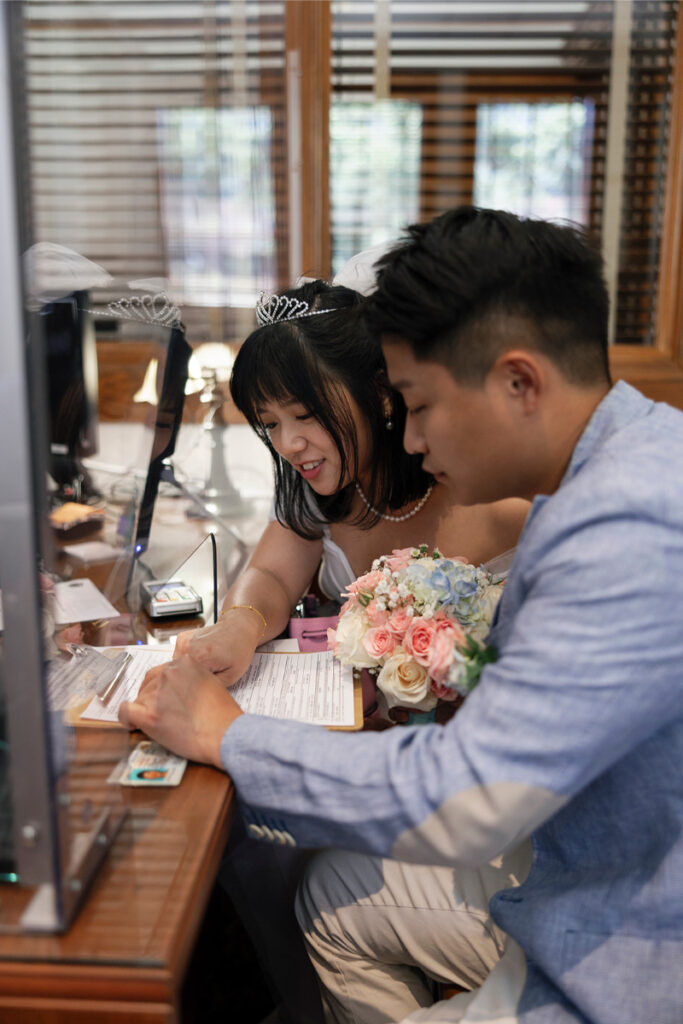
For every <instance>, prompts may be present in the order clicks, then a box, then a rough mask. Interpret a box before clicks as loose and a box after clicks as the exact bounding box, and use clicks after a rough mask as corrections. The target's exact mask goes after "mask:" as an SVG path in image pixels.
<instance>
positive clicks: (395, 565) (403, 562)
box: [386, 548, 413, 572]
mask: <svg viewBox="0 0 683 1024" xmlns="http://www.w3.org/2000/svg"><path fill="white" fill-rule="evenodd" d="M412 551H413V548H394V550H393V551H392V552H391V554H390V555H387V556H386V563H387V566H388V567H389V569H391V571H392V572H398V570H399V569H405V568H406V566H407V565H410V563H411V562H412V560H413V556H412Z"/></svg>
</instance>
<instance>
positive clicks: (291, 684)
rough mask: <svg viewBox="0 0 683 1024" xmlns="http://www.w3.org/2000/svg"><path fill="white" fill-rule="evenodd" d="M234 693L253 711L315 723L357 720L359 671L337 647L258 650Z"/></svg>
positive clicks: (238, 700)
mask: <svg viewBox="0 0 683 1024" xmlns="http://www.w3.org/2000/svg"><path fill="white" fill-rule="evenodd" d="M230 693H231V694H232V695H233V697H234V698H235V700H236V701H237V703H238V704H239V706H240V707H241V708H242V710H243V711H247V712H249V713H250V714H253V715H269V716H270V717H271V718H289V719H294V720H295V721H297V722H311V723H313V724H315V725H337V726H339V725H346V726H352V725H353V724H354V708H353V671H352V669H351V668H350V667H349V666H348V665H341V664H340V663H339V662H338V661H337V660H336V659H335V657H334V655H333V654H332V652H331V651H314V652H311V653H307V654H255V655H254V658H253V661H252V663H251V665H250V666H249V668H248V669H247V671H246V672H245V674H244V675H243V676H242V678H241V679H240V680H239V681H238V682H237V683H235V685H234V686H233V687H231V690H230Z"/></svg>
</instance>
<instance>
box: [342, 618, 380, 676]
mask: <svg viewBox="0 0 683 1024" xmlns="http://www.w3.org/2000/svg"><path fill="white" fill-rule="evenodd" d="M369 628H370V624H369V622H368V619H367V616H366V614H365V611H364V610H363V608H362V607H361V606H360V605H359V606H358V607H357V608H352V609H351V610H350V611H348V612H344V614H343V615H342V616H341V617H340V619H339V625H338V626H337V633H336V636H335V643H334V655H335V657H336V658H337V659H338V660H339V661H340V662H341V663H342V665H353V667H354V668H376V667H377V665H379V662H378V661H377V659H376V658H373V657H371V655H369V654H368V652H367V651H366V649H365V647H364V646H363V637H364V636H365V634H366V633H367V631H368V629H369Z"/></svg>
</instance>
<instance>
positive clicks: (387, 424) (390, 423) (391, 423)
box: [384, 416, 394, 430]
mask: <svg viewBox="0 0 683 1024" xmlns="http://www.w3.org/2000/svg"><path fill="white" fill-rule="evenodd" d="M384 426H385V427H386V428H387V430H393V429H394V421H393V420H392V418H391V416H387V417H386V419H385V420H384Z"/></svg>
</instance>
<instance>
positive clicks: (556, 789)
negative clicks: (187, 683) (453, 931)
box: [221, 383, 683, 1024]
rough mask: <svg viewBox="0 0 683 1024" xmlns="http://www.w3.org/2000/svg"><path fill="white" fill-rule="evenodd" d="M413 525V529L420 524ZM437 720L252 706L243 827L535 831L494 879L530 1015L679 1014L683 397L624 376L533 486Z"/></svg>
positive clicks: (415, 842) (431, 836) (234, 753)
mask: <svg viewBox="0 0 683 1024" xmlns="http://www.w3.org/2000/svg"><path fill="white" fill-rule="evenodd" d="M418 539H419V538H416V540H418ZM490 638H491V641H492V642H493V643H495V644H496V645H497V647H498V650H499V659H498V661H497V662H496V663H495V664H493V665H490V666H488V667H487V668H486V670H485V672H484V674H483V676H482V679H481V682H480V684H479V686H478V687H477V689H476V690H475V691H474V692H473V693H472V694H471V696H470V697H469V698H468V699H467V701H466V703H465V705H464V706H463V708H462V709H461V710H460V711H459V712H458V714H457V715H456V716H455V717H454V718H453V719H452V720H451V722H450V723H448V724H447V725H445V726H438V725H434V726H417V727H414V728H401V729H391V730H389V731H388V732H384V733H363V734H355V735H349V734H342V733H328V732H326V731H324V730H323V729H320V728H317V727H315V726H306V725H300V724H296V723H288V722H281V721H274V720H271V719H266V718H259V717H255V716H249V715H244V716H242V717H240V718H239V719H238V720H237V721H236V722H235V724H234V725H233V726H232V727H231V728H230V729H229V730H228V732H226V734H225V736H224V738H223V742H222V746H221V753H222V758H223V763H224V766H225V769H226V771H228V772H229V773H230V775H231V776H232V777H233V779H234V781H235V785H236V787H237V792H238V795H239V798H240V800H241V802H242V805H243V810H244V814H245V818H246V820H247V822H248V823H250V824H251V825H252V826H254V827H253V829H252V831H253V832H255V833H257V834H259V835H261V836H262V837H263V838H265V839H268V840H270V841H273V842H281V843H296V844H300V845H305V846H339V847H345V848H347V849H352V850H358V851H362V852H366V853H372V854H379V855H382V856H388V857H394V858H399V859H402V860H407V861H413V862H418V863H426V864H441V865H457V864H478V863H482V862H485V861H488V860H490V859H492V858H493V857H494V856H495V855H497V854H498V853H500V852H501V851H503V850H505V849H507V848H508V847H510V846H513V845H515V844H516V843H518V842H519V841H520V840H521V839H522V838H524V837H526V836H529V835H531V836H532V841H533V851H534V857H533V864H532V867H531V871H530V874H529V876H528V878H527V880H526V882H525V883H524V884H523V885H522V886H521V887H520V888H517V889H514V890H509V891H504V892H500V893H498V894H497V895H496V896H495V897H494V898H493V900H492V901H491V912H492V915H493V917H494V919H495V921H496V922H497V923H498V924H499V925H500V926H501V927H502V928H504V929H505V930H506V931H507V932H508V933H509V934H510V935H512V936H513V937H514V938H515V939H516V940H517V942H518V943H519V944H520V946H521V947H522V949H523V950H524V952H525V954H526V978H525V982H524V985H523V988H522V995H521V998H520V1002H519V1005H518V1007H517V1014H518V1019H519V1021H523V1022H525V1024H560V1022H568V1021H584V1022H585V1021H589V1022H592V1024H681V1022H683V836H682V834H681V828H682V825H683V770H682V769H683V415H682V414H681V413H680V412H678V411H676V410H674V409H672V408H670V407H669V406H666V405H663V404H655V403H653V402H650V401H649V400H647V399H646V398H644V397H643V396H642V395H641V394H640V393H639V392H637V391H635V390H634V389H632V388H631V387H629V386H628V385H626V384H624V383H618V384H616V385H615V386H614V387H613V388H612V390H611V391H610V392H609V394H608V395H607V396H606V398H605V399H604V400H603V401H602V402H601V404H600V405H599V406H598V408H597V409H596V411H595V413H594V415H593V417H592V418H591V420H590V422H589V424H588V425H587V427H586V429H585V431H584V433H583V435H582V436H581V438H580V439H579V441H578V443H577V445H576V448H575V450H574V453H573V455H572V458H571V461H570V463H569V465H568V467H567V470H566V473H565V476H564V479H563V481H562V484H561V486H560V488H559V489H558V490H557V492H556V493H555V494H553V495H552V496H550V497H547V496H539V497H537V498H536V500H535V502H534V504H533V506H532V509H531V512H530V514H529V518H528V521H527V524H526V526H525V529H524V532H523V535H522V538H521V540H520V543H519V546H518V549H517V555H516V558H515V562H514V564H513V567H512V570H511V573H510V575H509V578H508V581H507V584H506V588H505V592H504V595H503V598H502V601H501V602H500V604H499V606H498V612H497V618H496V621H495V622H494V626H493V628H492V631H491V635H490Z"/></svg>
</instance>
